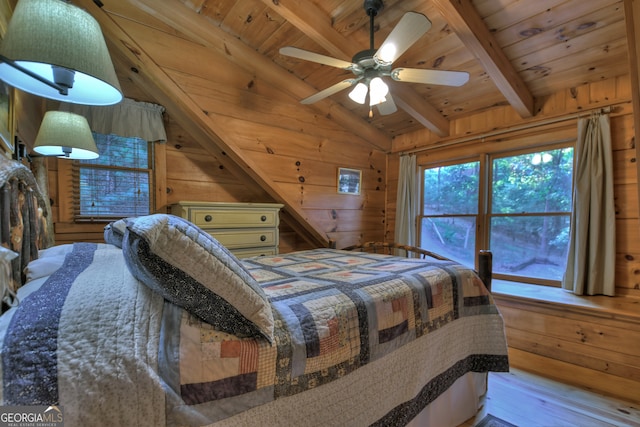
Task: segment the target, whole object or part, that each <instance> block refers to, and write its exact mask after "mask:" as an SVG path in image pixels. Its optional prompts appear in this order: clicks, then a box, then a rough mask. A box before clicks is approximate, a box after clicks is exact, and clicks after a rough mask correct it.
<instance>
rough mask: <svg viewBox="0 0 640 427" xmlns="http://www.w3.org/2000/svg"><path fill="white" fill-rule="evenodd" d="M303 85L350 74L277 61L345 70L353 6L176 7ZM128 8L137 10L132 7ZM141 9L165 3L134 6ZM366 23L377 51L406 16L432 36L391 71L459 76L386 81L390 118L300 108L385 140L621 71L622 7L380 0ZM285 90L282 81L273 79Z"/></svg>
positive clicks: (294, 1)
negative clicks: (358, 120)
mask: <svg viewBox="0 0 640 427" xmlns="http://www.w3.org/2000/svg"><path fill="white" fill-rule="evenodd" d="M179 1H180V2H182V3H183V4H184V5H185V6H186V7H188V8H189V9H191V10H193V11H195V12H197V13H198V14H200V15H202V16H205V17H206V18H207V20H208V21H209V22H210V23H211V25H212V26H216V27H219V28H220V29H221V30H223V31H224V32H226V33H228V34H229V35H231V36H233V37H235V38H237V39H239V40H240V41H242V43H244V44H246V45H247V46H250V47H251V48H252V49H254V50H255V51H257V52H259V53H260V54H262V55H264V56H265V57H267V58H269V60H271V61H273V62H274V63H275V64H277V65H279V66H280V67H282V68H284V69H286V70H287V71H289V73H290V79H291V80H295V79H299V80H302V81H304V82H305V83H306V85H307V86H308V88H307V89H306V93H304V94H300V95H299V96H298V98H299V99H303V98H304V97H306V96H310V95H312V94H314V93H315V92H316V91H320V90H322V89H325V88H327V87H329V86H331V85H333V84H335V83H337V82H339V81H341V80H344V79H345V78H349V77H350V76H352V73H351V72H350V71H345V70H341V69H338V68H334V67H330V66H327V65H320V64H317V63H313V62H308V61H303V60H299V59H295V58H291V57H287V56H283V55H282V54H280V52H279V49H280V48H281V47H283V46H294V47H298V48H301V49H305V50H308V51H312V52H316V53H320V54H323V55H327V56H331V57H335V58H339V59H342V60H346V61H351V59H352V57H353V55H354V54H355V53H357V52H359V51H361V50H364V49H368V48H369V43H370V40H369V17H368V16H367V14H366V12H365V10H364V8H363V5H364V2H363V1H362V0H347V1H344V0H307V1H303V0H242V1H236V0H179ZM133 3H136V2H135V1H134V2H133ZM142 3H145V5H146V6H147V7H150V8H158V9H160V8H162V7H163V3H164V2H162V1H160V2H150V1H144V2H142ZM384 4H385V7H384V9H383V10H382V11H381V12H380V13H379V14H378V16H376V17H375V26H374V31H375V33H374V38H375V43H374V45H375V47H376V48H377V47H379V45H380V44H381V43H382V42H383V41H384V39H385V38H386V37H387V35H388V34H389V33H390V31H391V30H392V29H393V28H394V26H395V25H396V24H397V22H398V21H399V20H400V18H401V17H402V16H403V14H404V13H406V12H408V11H415V12H419V13H422V14H424V15H425V16H427V17H428V18H429V20H430V21H431V23H432V27H431V29H430V30H429V31H428V32H427V33H426V34H425V35H423V36H422V37H420V39H419V40H418V41H417V42H416V43H415V44H413V45H412V46H411V47H410V48H409V49H408V50H407V51H406V52H405V53H404V54H403V55H402V56H401V57H400V58H398V60H397V61H396V62H395V63H394V68H396V67H409V68H431V69H438V70H456V71H465V72H468V73H469V76H470V79H469V82H468V83H466V84H465V85H464V86H461V87H448V86H438V85H429V84H416V83H404V82H403V83H399V82H393V85H392V86H391V92H392V94H393V97H394V100H395V102H396V104H397V105H398V107H399V109H398V112H396V113H394V114H391V115H387V116H382V115H380V114H375V113H376V111H375V109H374V117H373V118H372V119H369V118H368V117H367V116H368V113H369V107H368V106H366V105H359V104H356V103H354V102H353V101H351V100H350V99H349V98H348V96H347V95H348V92H349V90H343V91H341V92H339V93H337V94H335V95H333V96H331V97H330V98H328V99H326V100H324V101H320V102H318V103H317V104H319V105H312V106H310V107H307V106H305V107H304V108H314V107H315V108H327V106H330V105H331V104H333V103H335V104H339V105H340V106H342V107H343V108H345V109H347V110H349V111H351V112H352V113H353V114H354V115H357V116H359V117H362V118H364V119H365V120H367V121H368V122H370V124H371V125H373V126H375V127H376V128H378V129H379V130H380V131H382V132H384V133H385V134H387V135H388V136H389V137H394V136H397V135H401V134H404V133H408V132H412V131H416V130H419V129H422V128H425V127H426V128H428V129H429V130H431V131H432V132H434V133H435V134H437V135H438V136H441V137H445V136H447V135H448V133H449V121H450V120H452V119H454V118H458V117H462V116H465V115H470V114H473V113H477V112H480V111H484V110H487V109H490V108H492V107H495V106H502V105H510V106H511V107H512V108H513V109H514V110H515V112H516V113H517V114H518V115H519V116H520V117H522V118H526V117H531V116H534V115H535V108H536V107H535V100H536V99H539V98H542V97H544V96H546V95H549V94H552V93H554V92H557V91H560V90H563V89H567V88H571V87H575V86H578V85H582V84H585V83H588V82H594V81H598V80H603V79H609V78H612V77H615V76H619V75H623V74H628V62H627V42H626V34H625V21H624V10H623V9H624V7H623V1H622V0H536V1H532V0H467V1H464V0H386V1H385V2H384ZM281 85H283V87H282V90H283V91H286V90H287V85H288V83H287V80H286V79H285V80H284V81H282V82H281Z"/></svg>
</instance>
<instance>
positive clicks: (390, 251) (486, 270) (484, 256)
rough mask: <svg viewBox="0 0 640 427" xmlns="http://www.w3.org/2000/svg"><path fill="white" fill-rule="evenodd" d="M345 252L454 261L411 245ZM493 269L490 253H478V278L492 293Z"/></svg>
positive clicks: (367, 245) (389, 244)
mask: <svg viewBox="0 0 640 427" xmlns="http://www.w3.org/2000/svg"><path fill="white" fill-rule="evenodd" d="M343 250H345V251H359V252H370V253H379V254H384V255H402V253H404V256H405V257H407V258H422V259H427V258H434V259H437V260H443V261H452V260H451V259H449V258H445V257H443V256H442V255H438V254H437V253H435V252H431V251H429V250H426V249H423V248H420V247H417V246H410V245H403V244H400V243H393V242H365V243H361V244H357V245H351V246H347V247H346V248H343ZM492 269H493V258H492V253H491V252H490V251H480V252H479V253H478V276H480V279H481V280H482V282H483V283H484V285H485V286H486V287H487V290H489V292H491V275H492Z"/></svg>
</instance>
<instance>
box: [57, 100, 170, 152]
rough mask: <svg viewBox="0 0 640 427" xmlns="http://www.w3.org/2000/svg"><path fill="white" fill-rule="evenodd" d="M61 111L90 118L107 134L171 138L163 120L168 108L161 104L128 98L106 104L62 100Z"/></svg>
mask: <svg viewBox="0 0 640 427" xmlns="http://www.w3.org/2000/svg"><path fill="white" fill-rule="evenodd" d="M60 110H62V111H68V112H70V113H76V114H79V115H81V116H84V117H86V119H87V121H88V122H89V127H90V128H91V130H92V131H94V132H97V133H101V134H104V135H110V134H115V135H119V136H124V137H128V138H132V137H136V138H142V139H144V140H145V141H157V142H159V141H163V142H164V141H166V140H167V134H166V132H165V129H164V122H163V120H162V113H163V112H164V107H162V106H161V105H156V104H151V103H149V102H137V101H134V100H133V99H129V98H124V99H123V100H122V101H121V102H119V103H118V104H115V105H108V106H104V107H96V106H90V105H80V104H68V103H62V104H60Z"/></svg>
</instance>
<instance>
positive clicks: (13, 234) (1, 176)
mask: <svg viewBox="0 0 640 427" xmlns="http://www.w3.org/2000/svg"><path fill="white" fill-rule="evenodd" d="M47 203H48V201H47V200H45V198H44V197H43V196H42V193H41V192H40V189H39V187H38V184H37V182H36V179H35V177H34V175H33V174H32V173H31V170H29V168H27V167H26V166H24V165H23V164H22V163H20V162H17V161H15V160H9V159H7V158H6V157H4V156H2V155H0V245H2V246H4V247H5V248H8V249H11V250H12V251H14V252H16V253H18V257H17V258H15V259H13V260H12V261H11V279H10V283H9V289H11V290H12V291H14V292H15V291H16V290H17V289H18V288H19V287H20V286H22V285H23V284H24V273H23V271H24V267H26V265H27V264H28V263H29V261H31V260H34V259H37V258H38V250H40V249H45V248H48V247H49V246H51V245H52V244H53V236H52V235H50V234H51V233H50V231H49V228H48V227H47V215H48V212H49V209H48V205H47Z"/></svg>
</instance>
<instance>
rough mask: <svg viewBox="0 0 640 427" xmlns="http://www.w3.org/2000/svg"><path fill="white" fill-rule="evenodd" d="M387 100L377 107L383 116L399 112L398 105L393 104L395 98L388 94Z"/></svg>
mask: <svg viewBox="0 0 640 427" xmlns="http://www.w3.org/2000/svg"><path fill="white" fill-rule="evenodd" d="M386 98H387V100H386V101H385V102H383V103H381V104H378V105H376V107H378V111H379V112H380V114H381V115H382V116H386V115H388V114H393V113H395V112H396V111H398V107H396V103H395V102H393V98H392V97H391V94H390V93H388V94H387V96H386Z"/></svg>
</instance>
